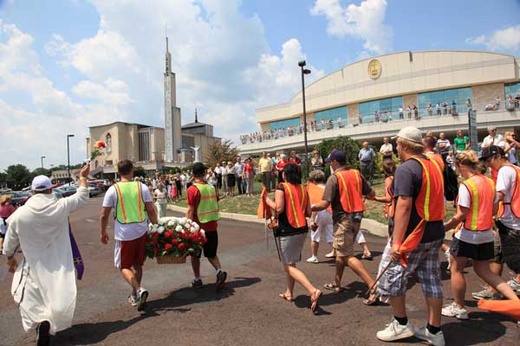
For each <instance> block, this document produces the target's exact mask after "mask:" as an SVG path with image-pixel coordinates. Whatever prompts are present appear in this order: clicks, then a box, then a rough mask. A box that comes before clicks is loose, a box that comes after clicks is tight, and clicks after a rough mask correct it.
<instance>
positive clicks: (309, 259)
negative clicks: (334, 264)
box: [307, 256, 320, 263]
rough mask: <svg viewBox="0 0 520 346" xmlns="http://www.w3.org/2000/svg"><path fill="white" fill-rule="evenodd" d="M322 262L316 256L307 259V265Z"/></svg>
mask: <svg viewBox="0 0 520 346" xmlns="http://www.w3.org/2000/svg"><path fill="white" fill-rule="evenodd" d="M319 262H320V260H318V257H316V256H311V257H309V258H307V263H319Z"/></svg>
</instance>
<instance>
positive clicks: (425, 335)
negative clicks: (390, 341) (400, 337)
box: [415, 327, 446, 346]
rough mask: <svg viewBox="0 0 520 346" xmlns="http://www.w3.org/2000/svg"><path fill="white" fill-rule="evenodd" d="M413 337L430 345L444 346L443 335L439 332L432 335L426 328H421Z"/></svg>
mask: <svg viewBox="0 0 520 346" xmlns="http://www.w3.org/2000/svg"><path fill="white" fill-rule="evenodd" d="M415 337H416V338H418V339H421V340H425V341H428V343H429V344H430V345H434V346H444V345H445V344H446V342H445V341H444V333H443V332H442V330H441V331H439V332H438V333H437V334H432V333H430V331H429V330H428V328H426V327H421V328H419V329H417V330H416V331H415Z"/></svg>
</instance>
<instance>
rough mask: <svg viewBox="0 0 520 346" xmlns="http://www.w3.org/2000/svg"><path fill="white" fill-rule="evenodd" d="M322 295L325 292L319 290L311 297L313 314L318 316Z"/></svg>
mask: <svg viewBox="0 0 520 346" xmlns="http://www.w3.org/2000/svg"><path fill="white" fill-rule="evenodd" d="M322 294H323V292H322V291H320V290H318V289H317V290H316V291H314V293H313V294H312V295H311V311H312V313H313V314H316V310H317V309H318V302H319V300H320V297H321V295H322Z"/></svg>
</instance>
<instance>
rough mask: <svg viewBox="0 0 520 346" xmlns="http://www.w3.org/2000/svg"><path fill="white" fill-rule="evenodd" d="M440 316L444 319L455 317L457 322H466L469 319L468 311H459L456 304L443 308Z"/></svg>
mask: <svg viewBox="0 0 520 346" xmlns="http://www.w3.org/2000/svg"><path fill="white" fill-rule="evenodd" d="M441 314H442V316H446V317H457V318H458V319H459V320H467V319H468V318H469V316H468V310H466V309H464V308H462V309H459V308H458V307H457V304H456V303H451V304H450V305H446V306H445V307H443V308H442V311H441Z"/></svg>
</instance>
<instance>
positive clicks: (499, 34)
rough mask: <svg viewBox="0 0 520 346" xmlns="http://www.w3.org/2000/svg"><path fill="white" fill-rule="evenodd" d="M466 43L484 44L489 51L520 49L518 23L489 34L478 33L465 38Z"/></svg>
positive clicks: (513, 50) (519, 27)
mask: <svg viewBox="0 0 520 346" xmlns="http://www.w3.org/2000/svg"><path fill="white" fill-rule="evenodd" d="M466 43H469V44H474V45H484V46H486V48H487V49H489V50H491V51H509V52H518V51H520V25H516V26H512V27H509V28H505V29H501V30H497V31H495V32H494V33H493V34H491V36H489V37H488V36H486V35H480V36H478V37H470V38H467V39H466Z"/></svg>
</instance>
